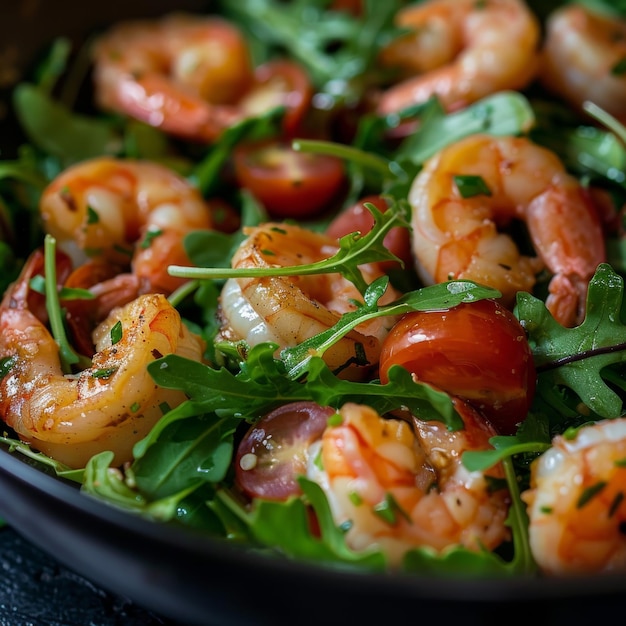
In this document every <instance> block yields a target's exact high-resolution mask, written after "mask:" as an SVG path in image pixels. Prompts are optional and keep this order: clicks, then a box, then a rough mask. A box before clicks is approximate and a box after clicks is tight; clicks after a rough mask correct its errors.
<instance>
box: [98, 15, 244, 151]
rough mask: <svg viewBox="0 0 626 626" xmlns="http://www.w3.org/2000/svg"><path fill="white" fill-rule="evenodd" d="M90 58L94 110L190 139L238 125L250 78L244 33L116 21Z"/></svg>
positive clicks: (205, 23)
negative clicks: (96, 103)
mask: <svg viewBox="0 0 626 626" xmlns="http://www.w3.org/2000/svg"><path fill="white" fill-rule="evenodd" d="M93 56H94V61H95V63H94V83H95V93H96V100H97V102H98V104H99V106H101V107H102V108H104V109H108V110H112V111H117V112H121V113H123V114H127V115H130V116H132V117H135V118H137V119H139V120H141V121H143V122H145V123H147V124H150V125H152V126H156V127H159V128H161V129H162V130H163V131H165V132H168V133H171V134H174V135H178V136H180V137H183V138H186V139H190V140H197V141H204V142H212V141H214V140H215V139H216V138H217V137H218V136H219V135H220V134H221V132H222V131H223V130H224V129H225V128H228V127H229V126H231V125H232V124H234V123H235V122H237V121H239V120H240V119H241V117H242V114H241V112H240V110H239V108H238V107H237V106H236V104H237V102H238V101H239V99H240V98H241V97H242V96H243V95H244V93H245V92H246V90H247V88H248V86H249V85H250V83H251V82H252V79H253V69H252V64H251V58H250V53H249V50H248V46H247V43H246V40H245V38H244V36H243V34H242V33H241V32H240V31H239V29H238V28H236V27H235V26H234V25H233V24H231V23H230V22H228V21H226V20H224V19H221V18H218V17H200V16H192V15H186V14H182V13H180V14H178V13H177V14H172V15H168V16H166V17H164V18H162V19H161V20H158V21H148V20H135V21H129V22H122V23H120V24H117V25H116V26H115V27H114V28H113V29H111V30H110V31H109V32H107V33H105V34H104V35H102V36H101V37H100V39H99V40H97V42H96V43H95V45H94V49H93Z"/></svg>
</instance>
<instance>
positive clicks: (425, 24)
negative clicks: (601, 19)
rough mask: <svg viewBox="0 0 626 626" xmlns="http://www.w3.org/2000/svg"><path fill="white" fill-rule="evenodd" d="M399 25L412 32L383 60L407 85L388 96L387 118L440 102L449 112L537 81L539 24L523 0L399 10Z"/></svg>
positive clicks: (446, 1) (434, 1)
mask: <svg viewBox="0 0 626 626" xmlns="http://www.w3.org/2000/svg"><path fill="white" fill-rule="evenodd" d="M396 24H397V26H399V27H401V28H407V29H409V30H410V33H409V34H407V35H401V36H400V37H399V38H398V39H397V40H395V41H394V42H392V43H391V44H390V45H389V46H388V47H387V48H386V49H385V50H384V51H383V54H382V57H381V61H382V63H383V64H384V65H386V66H390V67H391V68H399V69H400V70H401V71H403V72H404V74H403V75H404V77H405V78H404V80H401V81H400V82H398V83H397V84H395V85H393V86H391V87H390V88H388V89H387V90H386V91H385V92H384V93H383V94H382V96H381V98H380V101H379V104H378V111H379V112H380V113H381V114H384V115H386V114H389V113H395V112H397V111H400V110H401V109H404V108H406V107H408V106H410V105H412V104H416V103H419V102H424V101H426V100H428V98H430V97H431V96H434V95H436V96H438V97H439V99H440V100H441V102H442V103H443V105H444V106H445V108H446V109H447V110H456V109H460V108H463V107H466V106H468V105H469V104H471V103H473V102H476V101H477V100H480V99H481V98H483V97H485V96H488V95H490V94H492V93H495V92H497V91H502V90H506V89H522V88H523V87H525V86H526V85H528V84H529V83H530V82H531V80H533V79H534V77H535V75H536V71H537V58H538V47H539V35H540V29H539V23H538V21H537V19H536V18H535V16H534V15H533V13H532V12H531V11H530V10H529V9H528V7H527V6H526V5H525V3H524V2H523V1H522V0H485V1H484V2H476V0H427V1H426V2H420V3H414V4H411V5H410V6H407V7H405V8H404V9H401V10H400V11H399V12H398V14H397V18H396ZM407 76H409V77H407Z"/></svg>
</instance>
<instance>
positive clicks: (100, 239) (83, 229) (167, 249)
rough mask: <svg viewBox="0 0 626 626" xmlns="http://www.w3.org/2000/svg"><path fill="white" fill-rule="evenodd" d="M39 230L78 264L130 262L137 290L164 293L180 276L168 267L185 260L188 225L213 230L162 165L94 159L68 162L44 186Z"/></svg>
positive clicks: (194, 196) (186, 187) (193, 194)
mask: <svg viewBox="0 0 626 626" xmlns="http://www.w3.org/2000/svg"><path fill="white" fill-rule="evenodd" d="M40 211H41V217H42V220H43V227H44V229H45V230H46V231H47V232H48V233H50V234H51V235H53V236H54V237H55V238H56V239H57V243H58V246H59V248H61V249H63V250H65V251H67V252H68V253H69V254H70V255H71V256H72V258H73V259H74V263H75V264H76V265H80V264H81V263H82V262H84V261H85V260H86V259H87V258H89V257H90V258H101V259H104V260H106V261H108V262H110V263H112V264H115V265H119V266H122V267H123V266H128V264H129V262H130V261H131V259H132V270H133V273H134V274H135V275H136V276H137V277H138V279H139V282H140V287H139V289H140V291H142V292H149V291H160V292H163V293H166V294H167V293H170V292H171V291H173V290H174V289H176V288H177V287H179V286H180V285H181V284H182V283H183V282H184V279H180V278H174V277H172V276H170V275H169V274H168V272H167V266H168V265H179V264H180V265H190V261H189V258H188V257H187V254H186V253H185V250H184V246H183V238H184V236H185V235H186V234H187V233H189V232H190V231H193V230H200V229H208V228H211V227H212V224H213V220H212V216H211V209H210V206H209V205H208V204H207V203H206V202H205V201H204V199H203V198H202V196H201V194H200V192H199V191H198V190H197V189H196V188H195V187H193V186H192V185H191V184H190V183H189V182H187V181H186V180H185V179H184V178H182V177H180V176H178V174H176V173H175V172H173V171H171V170H169V169H168V168H166V167H164V166H162V165H159V164H158V163H152V162H149V161H135V160H130V159H113V158H107V157H102V158H96V159H92V160H89V161H84V162H82V163H78V164H76V165H73V166H71V167H70V168H68V169H67V170H65V171H64V172H62V173H61V174H60V175H59V176H57V178H55V179H54V181H53V182H52V183H51V184H50V185H49V186H48V187H47V188H46V189H45V190H44V192H43V194H42V197H41V202H40Z"/></svg>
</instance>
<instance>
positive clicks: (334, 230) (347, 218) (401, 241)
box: [326, 195, 413, 271]
mask: <svg viewBox="0 0 626 626" xmlns="http://www.w3.org/2000/svg"><path fill="white" fill-rule="evenodd" d="M366 202H368V203H370V204H373V205H374V206H375V207H376V208H377V209H378V210H379V211H382V212H384V211H386V210H387V209H388V208H389V207H388V205H387V201H386V200H385V199H384V198H382V197H381V196H375V195H372V196H366V197H365V198H362V199H361V200H359V201H358V202H357V203H356V204H353V205H352V206H350V207H349V208H347V209H346V210H344V211H342V212H341V213H340V214H339V215H338V216H337V217H336V218H335V219H334V220H333V221H332V222H331V223H330V224H329V225H328V228H327V229H326V234H327V235H329V236H330V237H335V238H337V239H339V238H340V237H343V236H344V235H347V234H348V233H353V232H354V231H357V230H358V231H359V232H361V233H362V234H365V233H368V232H369V231H370V230H371V229H372V226H374V216H373V215H372V214H371V213H370V211H368V210H367V209H366V208H365V203H366ZM383 244H384V245H385V247H386V248H387V249H388V250H389V251H390V252H393V254H395V255H396V256H397V257H398V258H399V259H401V260H402V261H404V266H405V267H411V266H412V265H413V253H412V251H411V235H410V233H409V231H408V229H407V228H404V227H403V226H396V227H394V228H392V229H391V230H390V231H389V232H388V233H387V234H386V235H385V239H384V240H383ZM380 266H381V268H382V269H383V270H385V271H388V270H389V269H393V268H396V267H398V264H397V263H396V262H395V261H382V262H381V263H380Z"/></svg>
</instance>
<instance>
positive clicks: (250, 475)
mask: <svg viewBox="0 0 626 626" xmlns="http://www.w3.org/2000/svg"><path fill="white" fill-rule="evenodd" d="M334 413H335V410H334V409H332V408H330V407H322V406H320V405H319V404H316V403H315V402H304V401H303V402H292V403H290V404H286V405H284V406H282V407H280V408H278V409H275V410H274V411H272V412H271V413H268V414H267V415H265V416H264V417H262V418H261V419H260V420H259V421H258V422H257V423H256V424H254V426H252V427H250V428H249V429H248V431H247V432H246V434H245V435H244V437H243V439H242V440H241V443H240V444H239V446H238V448H237V454H236V455H235V482H236V484H237V486H238V488H239V489H241V491H243V493H245V494H246V495H248V496H250V497H252V498H265V499H267V500H286V499H287V498H288V497H289V496H292V495H297V494H299V493H300V487H299V485H298V482H297V480H296V479H297V477H298V476H299V475H302V474H306V464H307V454H308V447H309V446H310V444H311V443H313V442H314V441H316V440H317V439H319V438H320V437H321V436H322V433H323V432H324V429H325V428H326V424H327V422H328V418H329V417H330V416H331V415H333V414H334Z"/></svg>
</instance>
